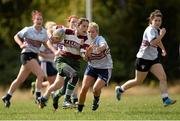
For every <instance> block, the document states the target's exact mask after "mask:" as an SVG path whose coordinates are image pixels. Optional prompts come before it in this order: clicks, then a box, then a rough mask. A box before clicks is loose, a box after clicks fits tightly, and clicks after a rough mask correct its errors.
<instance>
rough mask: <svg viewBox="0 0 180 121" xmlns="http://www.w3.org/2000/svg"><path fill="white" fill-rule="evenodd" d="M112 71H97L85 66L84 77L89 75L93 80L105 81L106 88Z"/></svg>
mask: <svg viewBox="0 0 180 121" xmlns="http://www.w3.org/2000/svg"><path fill="white" fill-rule="evenodd" d="M111 74H112V69H97V68H94V67H92V66H89V65H88V66H87V67H86V71H85V73H84V75H89V76H92V77H94V78H95V79H97V78H100V79H102V80H104V81H105V83H106V86H107V85H108V83H109V80H110V78H111Z"/></svg>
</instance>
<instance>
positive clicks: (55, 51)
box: [46, 40, 58, 55]
mask: <svg viewBox="0 0 180 121" xmlns="http://www.w3.org/2000/svg"><path fill="white" fill-rule="evenodd" d="M46 44H47V46H48V48H49V49H50V50H51V51H52V52H53V53H54V54H55V55H56V53H57V51H58V50H57V49H56V48H55V47H54V46H53V45H52V42H51V41H50V40H48V41H47V42H46Z"/></svg>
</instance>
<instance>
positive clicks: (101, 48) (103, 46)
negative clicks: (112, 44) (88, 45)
mask: <svg viewBox="0 0 180 121" xmlns="http://www.w3.org/2000/svg"><path fill="white" fill-rule="evenodd" d="M106 48H107V45H106V43H103V44H101V45H100V46H99V47H98V46H96V47H95V52H96V53H97V54H99V53H101V52H103V51H104V50H106Z"/></svg>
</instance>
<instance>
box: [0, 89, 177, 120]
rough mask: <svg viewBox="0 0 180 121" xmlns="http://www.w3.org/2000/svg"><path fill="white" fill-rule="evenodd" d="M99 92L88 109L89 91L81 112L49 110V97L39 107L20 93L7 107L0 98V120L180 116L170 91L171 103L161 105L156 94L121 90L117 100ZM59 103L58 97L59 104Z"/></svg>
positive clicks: (50, 104) (50, 102)
mask: <svg viewBox="0 0 180 121" xmlns="http://www.w3.org/2000/svg"><path fill="white" fill-rule="evenodd" d="M105 93H106V92H104V93H102V96H101V100H100V107H99V109H98V110H97V111H95V112H93V111H92V110H91V102H92V93H89V95H88V97H87V100H86V106H85V107H84V110H83V112H82V113H77V112H76V110H75V109H62V108H59V109H58V110H57V111H56V112H53V108H52V101H51V99H50V100H49V102H48V106H47V107H45V108H44V109H39V108H38V106H37V105H36V104H35V103H34V101H33V98H28V99H21V95H18V96H16V95H14V96H16V98H15V99H14V97H13V99H12V105H11V107H10V108H9V109H8V108H5V107H4V105H3V103H2V101H1V102H0V119H1V120H2V119H3V120H139V119H141V120H160V119H161V120H180V103H179V102H178V101H179V100H180V95H179V94H171V97H172V98H173V99H177V100H178V101H177V103H176V104H175V105H172V106H169V107H163V105H162V101H161V99H160V95H159V94H149V95H148V94H143V95H142V94H140V95H136V94H124V95H123V97H122V100H121V101H120V102H118V101H117V100H116V99H115V97H114V92H113V91H111V92H110V93H109V94H105ZM59 105H62V99H60V104H59Z"/></svg>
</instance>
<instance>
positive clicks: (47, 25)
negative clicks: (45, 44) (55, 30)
mask: <svg viewBox="0 0 180 121" xmlns="http://www.w3.org/2000/svg"><path fill="white" fill-rule="evenodd" d="M55 25H56V23H55V22H54V21H47V22H46V23H45V28H46V29H48V30H49V29H52V27H53V26H55Z"/></svg>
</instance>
